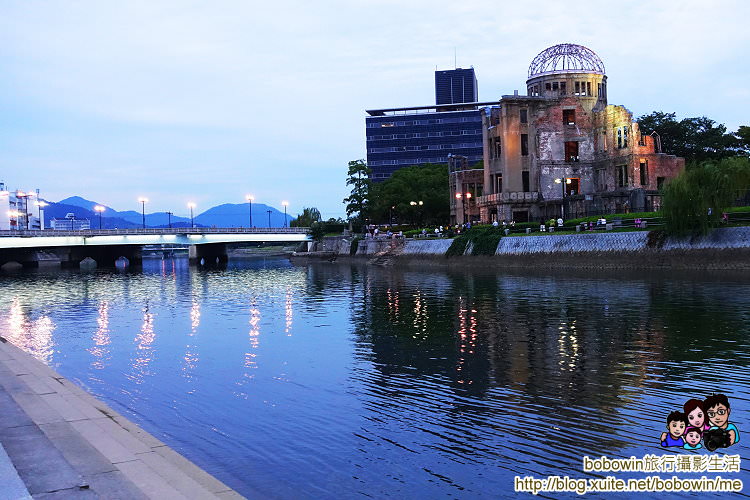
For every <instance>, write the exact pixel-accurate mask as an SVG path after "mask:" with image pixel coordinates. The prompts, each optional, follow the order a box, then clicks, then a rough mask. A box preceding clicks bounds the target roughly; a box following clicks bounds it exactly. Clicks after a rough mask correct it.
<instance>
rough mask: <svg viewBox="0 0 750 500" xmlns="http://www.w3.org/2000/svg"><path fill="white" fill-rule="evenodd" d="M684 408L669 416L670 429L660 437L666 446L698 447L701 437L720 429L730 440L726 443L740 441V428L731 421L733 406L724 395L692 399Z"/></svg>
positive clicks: (730, 443) (728, 444)
mask: <svg viewBox="0 0 750 500" xmlns="http://www.w3.org/2000/svg"><path fill="white" fill-rule="evenodd" d="M682 410H683V411H673V412H672V413H670V414H669V416H667V432H662V434H661V438H660V441H661V445H662V446H663V447H672V446H676V447H680V448H684V449H686V450H697V449H700V448H702V447H703V445H702V444H701V440H702V439H704V438H705V437H707V436H708V435H709V434H710V433H712V432H713V431H714V430H719V429H723V430H724V431H726V433H727V434H728V440H727V442H726V443H723V444H726V445H727V446H731V445H734V444H736V443H739V441H740V431H739V430H738V429H737V426H736V425H734V424H733V423H730V422H729V414H730V413H731V408H730V406H729V399H728V398H727V397H726V396H725V395H724V394H712V395H711V396H708V397H707V398H706V399H704V400H700V399H689V400H688V401H686V402H685V404H684V405H683V407H682ZM723 444H722V445H721V446H723ZM707 447H708V448H709V449H710V448H711V447H710V446H708V445H707Z"/></svg>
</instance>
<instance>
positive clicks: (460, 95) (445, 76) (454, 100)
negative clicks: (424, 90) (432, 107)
mask: <svg viewBox="0 0 750 500" xmlns="http://www.w3.org/2000/svg"><path fill="white" fill-rule="evenodd" d="M477 92H478V91H477V77H476V74H475V73H474V68H469V69H461V68H457V69H446V70H441V71H435V104H458V103H461V102H477V99H478V93H477Z"/></svg>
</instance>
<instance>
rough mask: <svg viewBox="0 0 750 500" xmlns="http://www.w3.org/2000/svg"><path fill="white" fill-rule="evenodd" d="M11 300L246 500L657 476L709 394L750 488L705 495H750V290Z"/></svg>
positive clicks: (403, 280) (175, 287)
mask: <svg viewBox="0 0 750 500" xmlns="http://www.w3.org/2000/svg"><path fill="white" fill-rule="evenodd" d="M0 283H2V286H1V287H0V334H2V335H3V336H5V337H6V338H7V339H8V340H9V341H11V342H13V343H14V344H16V345H18V346H19V347H21V348H23V349H25V350H26V351H28V352H30V353H32V354H33V355H34V356H36V357H37V358H38V359H40V360H42V361H43V362H45V363H47V364H49V365H50V366H52V367H53V368H55V369H56V370H57V371H59V372H60V373H61V374H62V375H64V376H66V377H68V378H69V379H71V380H73V381H75V382H76V383H78V384H80V385H81V386H83V387H84V388H86V389H87V390H89V391H90V392H92V393H93V394H95V395H96V396H98V397H100V398H101V399H103V400H104V401H106V402H107V403H108V404H110V405H111V406H112V407H113V408H114V409H115V410H117V411H119V412H121V413H122V414H123V415H125V416H127V417H128V418H130V419H131V420H133V421H135V422H136V423H138V424H139V425H141V426H142V427H144V428H145V429H146V430H148V431H149V432H151V433H152V434H154V435H155V436H156V437H158V438H160V439H162V440H163V441H165V442H166V443H167V444H169V445H170V446H172V447H173V448H174V449H176V450H178V451H179V452H181V453H182V454H184V455H185V456H186V457H188V458H190V459H191V460H192V461H194V462H195V463H196V464H198V465H199V466H201V467H203V468H204V469H206V470H207V471H209V472H211V473H212V474H214V475H215V476H217V477H218V478H219V479H221V480H222V481H224V482H226V483H227V484H228V485H230V486H231V487H233V488H235V489H237V490H238V491H239V492H241V493H243V494H244V495H247V496H250V497H253V496H257V497H262V498H280V499H287V498H289V499H291V498H295V499H296V498H354V497H374V498H488V497H492V498H500V497H505V496H510V495H512V494H513V488H514V478H515V477H516V476H521V477H523V476H534V477H537V478H543V477H545V476H548V475H558V476H569V477H571V478H584V477H589V478H590V477H605V476H607V475H611V474H605V473H596V474H588V473H585V472H584V471H583V470H582V463H581V457H582V456H584V455H586V456H590V457H601V456H608V457H621V458H626V457H630V456H636V457H643V456H644V455H647V454H656V455H662V454H663V453H664V452H665V450H664V449H663V448H661V447H660V446H659V435H660V434H661V432H662V431H664V430H666V429H665V426H666V421H665V418H666V416H667V414H668V413H669V412H671V411H673V410H681V408H682V405H683V403H684V402H685V401H686V400H687V399H689V398H693V397H697V398H700V399H703V398H704V397H705V396H707V395H709V394H711V393H712V392H717V393H723V394H726V395H727V396H728V398H729V401H730V403H731V418H730V421H731V422H733V423H735V424H736V425H737V427H738V428H739V430H740V433H741V436H742V437H741V441H740V443H739V444H737V445H735V446H733V447H731V448H729V449H728V450H726V452H727V453H728V454H737V455H740V456H741V457H742V460H743V461H742V466H741V467H742V470H741V471H740V472H733V473H732V472H724V473H719V474H716V473H708V474H707V473H704V474H698V475H697V476H700V475H708V476H709V477H713V476H716V475H720V476H722V477H731V478H739V479H742V480H743V481H744V482H745V483H746V484H750V474H749V472H748V469H749V466H748V458H750V457H748V453H747V443H748V442H750V434H747V431H748V430H750V425H748V424H749V423H750V418H749V417H748V412H749V411H750V311H749V306H750V276H748V275H747V274H737V273H710V274H709V273H696V272H693V273H686V272H653V271H652V272H643V273H633V272H631V273H625V272H616V273H615V272H609V273H591V272H574V273H571V272H565V271H554V272H552V271H544V272H541V271H533V270H529V271H526V272H508V271H494V270H489V269H487V270H477V269H475V268H471V269H470V268H463V267H460V266H459V267H455V268H445V269H440V268H435V267H430V268H428V269H414V268H383V267H377V266H366V265H359V264H357V265H352V264H330V263H321V264H311V265H308V266H299V267H298V266H294V265H292V264H290V263H289V262H288V261H287V260H284V259H274V258H267V259H256V260H247V261H238V262H230V264H229V267H228V268H226V269H215V270H202V269H196V268H190V267H189V266H188V264H187V261H186V260H183V259H176V260H149V259H146V260H144V265H143V268H142V269H139V270H134V271H117V270H94V271H88V272H87V271H83V270H33V271H22V272H18V273H5V274H0ZM743 433H744V435H742V434H743ZM674 450H675V449H670V451H668V453H672V454H674V453H673V452H674ZM701 453H705V452H704V451H703V450H701V451H699V452H687V451H685V452H683V451H681V450H680V451H677V452H676V454H677V455H681V454H693V455H697V454H701ZM614 475H615V476H617V477H621V478H631V477H644V475H645V474H634V473H618V474H614ZM661 475H662V476H664V477H671V476H672V475H675V474H661ZM676 475H678V476H680V477H696V475H695V474H676ZM746 491H747V486H746ZM542 496H546V497H548V498H556V497H559V496H560V495H559V494H547V495H542ZM572 496H576V495H572Z"/></svg>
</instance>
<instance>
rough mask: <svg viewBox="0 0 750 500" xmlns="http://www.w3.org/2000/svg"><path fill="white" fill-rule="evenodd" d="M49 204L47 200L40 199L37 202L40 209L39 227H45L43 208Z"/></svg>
mask: <svg viewBox="0 0 750 500" xmlns="http://www.w3.org/2000/svg"><path fill="white" fill-rule="evenodd" d="M47 205H49V203H47V202H46V201H42V200H39V201H37V202H36V206H37V207H38V209H39V229H44V219H43V218H42V209H43V208H44V207H46V206H47Z"/></svg>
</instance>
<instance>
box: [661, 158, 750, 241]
mask: <svg viewBox="0 0 750 500" xmlns="http://www.w3.org/2000/svg"><path fill="white" fill-rule="evenodd" d="M748 188H750V159H748V158H739V157H738V158H726V159H724V160H721V161H718V162H704V163H700V164H695V165H691V168H688V169H686V170H685V171H684V172H682V173H681V174H680V175H679V176H677V177H676V178H674V179H673V180H672V181H671V182H670V183H669V184H667V186H666V187H665V188H664V199H663V210H662V212H663V213H664V218H665V219H666V220H665V222H666V231H667V233H668V234H670V235H675V236H686V235H691V234H692V235H699V234H706V233H707V232H708V231H710V230H711V229H712V228H714V227H716V226H718V225H719V223H720V221H721V215H722V213H723V212H724V211H725V210H726V209H727V207H729V206H730V205H731V204H732V202H733V201H734V200H735V199H736V198H737V197H738V194H744V193H745V192H746V191H747V189H748Z"/></svg>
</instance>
